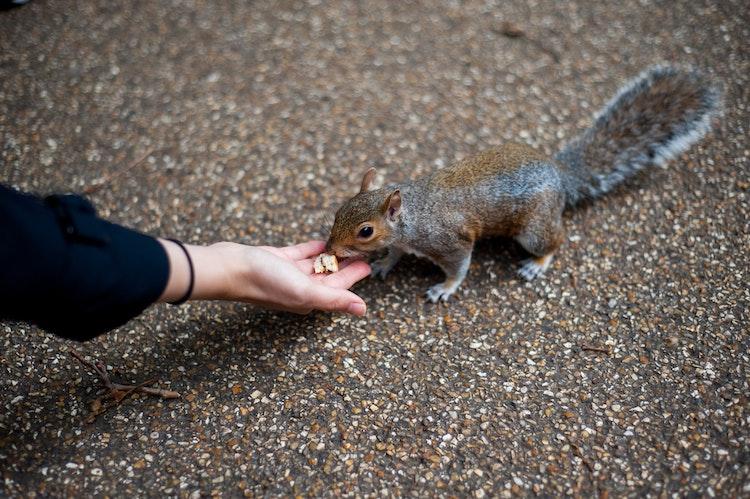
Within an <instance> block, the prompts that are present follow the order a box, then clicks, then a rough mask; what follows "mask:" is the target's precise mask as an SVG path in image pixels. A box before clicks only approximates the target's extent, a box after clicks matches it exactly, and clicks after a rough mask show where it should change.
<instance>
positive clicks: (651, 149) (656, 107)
mask: <svg viewBox="0 0 750 499" xmlns="http://www.w3.org/2000/svg"><path fill="white" fill-rule="evenodd" d="M720 109H721V90H720V89H719V87H718V86H717V85H716V84H715V83H714V82H713V81H711V80H710V79H709V78H708V77H706V76H705V75H703V74H701V73H699V72H698V71H695V70H688V69H679V68H675V67H671V66H655V67H653V68H650V69H647V70H646V71H644V72H643V73H641V74H640V75H639V76H638V77H636V78H635V79H634V80H632V81H631V82H630V83H628V84H626V85H625V86H623V87H622V88H621V89H620V91H619V92H618V93H617V94H616V95H615V96H614V97H613V98H612V99H611V100H610V101H609V103H608V104H607V105H606V106H604V108H603V109H602V110H601V111H600V112H599V114H598V115H597V116H596V118H595V120H594V124H593V125H592V126H591V128H589V129H587V130H586V131H584V132H583V133H582V134H581V135H579V136H578V137H577V138H575V139H574V140H572V141H571V142H570V143H569V144H567V145H566V146H565V147H564V148H563V149H562V150H561V151H560V152H559V153H558V154H557V155H556V156H555V161H556V162H557V163H559V164H560V165H561V168H562V174H563V175H562V177H563V185H564V188H565V191H566V200H567V204H568V205H574V204H575V203H577V202H578V201H580V200H582V199H584V198H593V197H598V196H601V195H602V194H605V193H606V192H608V191H610V190H611V189H612V188H613V187H614V186H615V185H617V184H619V183H620V182H622V181H623V180H625V179H626V178H628V177H630V176H632V175H634V174H635V173H636V172H638V171H639V170H641V169H643V168H645V167H647V166H650V165H661V164H663V163H665V162H666V161H668V160H670V159H672V158H674V157H675V156H677V155H678V154H680V153H682V152H683V151H685V150H686V149H688V148H689V147H690V146H691V145H692V144H693V143H695V142H696V141H698V140H699V139H701V138H702V137H703V136H704V135H705V134H706V133H707V132H708V131H709V130H710V128H711V121H712V120H713V118H714V117H715V116H716V115H718V114H719V112H720Z"/></svg>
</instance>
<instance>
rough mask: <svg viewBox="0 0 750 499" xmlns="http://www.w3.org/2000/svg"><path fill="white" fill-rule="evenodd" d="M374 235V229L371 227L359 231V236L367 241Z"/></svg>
mask: <svg viewBox="0 0 750 499" xmlns="http://www.w3.org/2000/svg"><path fill="white" fill-rule="evenodd" d="M371 235H372V227H371V226H369V225H365V226H364V227H362V228H361V229H359V234H357V236H359V237H361V238H362V239H366V238H368V237H370V236H371Z"/></svg>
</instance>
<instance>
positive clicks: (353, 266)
mask: <svg viewBox="0 0 750 499" xmlns="http://www.w3.org/2000/svg"><path fill="white" fill-rule="evenodd" d="M371 271H372V269H371V268H370V266H369V265H368V264H367V262H363V261H362V260H355V261H353V262H347V265H346V266H342V267H340V268H339V271H338V272H334V273H333V274H328V275H326V276H325V277H323V279H322V281H321V282H322V283H323V284H325V285H326V286H331V287H334V288H341V289H349V288H351V287H352V286H353V285H354V283H356V282H357V281H361V280H362V279H364V278H365V277H367V276H368V275H370V272H371Z"/></svg>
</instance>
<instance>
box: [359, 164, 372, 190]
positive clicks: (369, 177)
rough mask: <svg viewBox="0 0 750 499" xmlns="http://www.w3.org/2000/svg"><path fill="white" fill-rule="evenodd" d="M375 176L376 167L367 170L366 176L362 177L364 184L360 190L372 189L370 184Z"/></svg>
mask: <svg viewBox="0 0 750 499" xmlns="http://www.w3.org/2000/svg"><path fill="white" fill-rule="evenodd" d="M374 178H375V168H370V169H369V170H367V171H366V172H365V176H364V177H362V185H361V186H360V187H359V192H360V193H362V192H367V191H369V190H370V184H372V180H373V179H374Z"/></svg>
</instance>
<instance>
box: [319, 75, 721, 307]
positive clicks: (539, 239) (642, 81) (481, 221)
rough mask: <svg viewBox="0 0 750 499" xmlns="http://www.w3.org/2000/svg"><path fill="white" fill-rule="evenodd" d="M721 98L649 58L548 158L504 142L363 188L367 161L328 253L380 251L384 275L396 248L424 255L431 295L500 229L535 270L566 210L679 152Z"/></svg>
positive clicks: (462, 271) (435, 297)
mask: <svg viewBox="0 0 750 499" xmlns="http://www.w3.org/2000/svg"><path fill="white" fill-rule="evenodd" d="M721 97H722V96H721V90H720V88H719V87H718V86H717V85H715V84H714V83H713V82H712V81H711V80H710V79H709V78H708V77H706V76H705V75H703V74H701V73H699V72H698V71H695V70H691V69H680V68H676V67H671V66H655V67H652V68H650V69H647V70H646V71H644V72H643V73H641V74H640V75H639V76H638V77H636V78H635V79H633V80H632V81H631V82H629V83H627V84H626V85H624V86H623V87H622V88H621V89H620V90H619V91H618V92H617V94H616V95H615V96H614V97H613V98H612V99H611V100H610V101H609V103H608V104H607V105H606V106H604V108H603V109H602V110H601V111H600V112H599V114H598V115H597V116H596V117H595V119H594V123H593V125H592V126H591V127H590V128H588V129H587V130H585V131H584V132H583V133H582V134H580V135H579V136H578V137H576V138H575V139H573V140H572V141H571V142H570V143H568V144H567V145H566V146H565V147H563V148H562V150H561V151H560V152H558V153H557V154H556V155H555V156H554V157H552V158H547V157H546V156H545V155H543V154H541V153H539V152H537V151H535V150H534V149H532V148H531V147H529V146H526V145H523V144H516V143H508V144H505V145H503V146H500V147H497V148H494V149H490V150H487V151H484V152H481V153H479V154H477V155H474V156H471V157H469V158H466V159H464V160H461V161H458V162H457V163H455V164H453V165H451V166H449V167H446V168H444V169H441V170H438V171H436V172H434V173H432V174H430V175H427V176H424V177H422V178H419V179H417V180H414V181H411V182H405V183H402V184H393V185H388V186H386V187H383V188H381V189H371V184H372V181H373V178H374V175H375V170H374V169H372V168H371V169H370V170H368V171H367V173H365V175H364V178H363V179H362V183H361V187H360V191H359V193H358V194H357V195H356V196H354V197H353V198H351V199H349V200H348V201H347V202H346V203H344V205H343V206H342V207H341V208H340V209H339V210H338V211H337V212H336V217H335V220H334V224H333V228H332V229H331V234H330V237H329V239H328V242H327V244H326V250H327V251H328V252H330V253H333V254H335V255H336V256H337V257H341V258H346V257H364V256H367V255H368V254H371V253H373V252H376V251H378V250H381V249H383V248H388V254H387V255H386V256H385V257H384V258H382V259H380V260H378V261H377V262H374V264H373V275H380V276H381V277H383V278H385V276H386V275H387V274H388V272H390V270H391V269H392V268H393V267H394V265H396V263H397V262H398V260H399V259H400V258H401V256H402V255H404V254H405V253H412V254H414V255H417V256H420V257H426V258H429V259H430V260H432V261H433V262H434V263H435V264H437V265H439V266H440V267H441V268H442V269H443V271H444V272H445V275H446V279H445V281H444V282H442V283H440V284H436V285H434V286H432V287H430V288H429V289H428V290H427V298H428V299H429V300H430V301H432V302H438V301H446V300H447V299H448V298H449V297H450V296H451V294H452V293H453V292H454V291H456V289H457V288H458V286H459V285H460V284H461V282H462V281H463V280H464V277H466V272H467V270H468V269H469V262H470V261H471V253H472V249H473V246H474V242H475V241H476V240H477V239H479V238H480V237H486V236H508V237H512V238H514V239H515V240H516V241H517V242H518V243H519V244H520V245H521V246H522V247H523V248H524V249H526V251H528V252H529V253H530V254H531V255H532V258H529V259H528V260H525V261H524V262H523V264H522V266H521V268H520V269H519V273H520V274H521V276H522V277H524V278H525V279H527V280H531V279H534V278H535V277H538V276H540V275H541V274H543V273H544V271H545V270H547V268H548V267H549V265H550V263H551V262H552V257H553V255H554V254H555V252H556V251H557V249H558V248H559V247H560V245H561V244H562V242H563V240H564V238H565V234H564V229H563V224H562V213H563V210H564V209H565V208H566V207H572V206H574V205H576V204H577V203H579V202H580V201H582V200H584V199H587V198H597V197H599V196H602V195H603V194H605V193H607V192H608V191H610V190H611V189H612V188H613V187H614V186H616V185H617V184H619V183H620V182H622V181H624V180H625V179H627V178H628V177H631V176H633V175H634V174H636V173H637V172H638V171H640V170H642V169H643V168H645V167H647V166H652V165H662V164H664V163H665V162H666V161H668V160H670V159H672V158H674V157H675V156H677V155H678V154H680V153H682V152H683V151H685V150H686V149H688V147H690V146H691V145H692V144H693V143H694V142H696V141H697V140H699V139H700V138H702V137H703V136H704V135H705V134H706V133H707V132H708V131H709V130H710V128H711V125H712V121H713V118H714V117H715V116H717V115H718V114H719V113H720V109H721Z"/></svg>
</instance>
